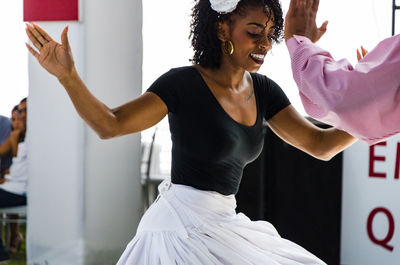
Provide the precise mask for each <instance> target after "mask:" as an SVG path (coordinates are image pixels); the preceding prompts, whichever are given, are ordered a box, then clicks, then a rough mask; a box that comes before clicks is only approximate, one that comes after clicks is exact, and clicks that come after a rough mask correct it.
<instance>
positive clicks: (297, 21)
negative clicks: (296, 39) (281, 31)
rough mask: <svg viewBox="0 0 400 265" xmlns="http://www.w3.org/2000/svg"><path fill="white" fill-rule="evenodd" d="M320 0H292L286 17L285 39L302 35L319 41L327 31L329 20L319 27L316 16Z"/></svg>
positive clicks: (313, 40)
mask: <svg viewBox="0 0 400 265" xmlns="http://www.w3.org/2000/svg"><path fill="white" fill-rule="evenodd" d="M318 5H319V0H291V1H290V6H289V10H288V12H287V14H286V18H285V40H286V41H287V40H289V39H290V38H291V37H293V35H300V36H305V37H307V38H309V39H310V40H311V41H312V42H317V41H318V40H319V39H320V38H321V37H322V35H324V34H325V32H326V27H327V25H328V21H325V22H324V23H323V24H322V26H321V27H319V28H318V27H317V24H316V22H315V18H316V16H317V12H318Z"/></svg>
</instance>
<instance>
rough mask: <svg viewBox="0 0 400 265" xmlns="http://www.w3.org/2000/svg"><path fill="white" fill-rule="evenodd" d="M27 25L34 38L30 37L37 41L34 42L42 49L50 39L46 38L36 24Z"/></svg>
mask: <svg viewBox="0 0 400 265" xmlns="http://www.w3.org/2000/svg"><path fill="white" fill-rule="evenodd" d="M26 26H27V28H28V30H29V33H30V35H31V36H32V38H30V39H31V40H34V41H35V42H32V43H33V44H34V45H35V47H36V48H37V49H38V50H39V51H40V49H41V48H42V47H43V45H45V44H46V43H47V42H49V41H48V40H46V39H45V38H44V36H43V35H42V34H41V33H40V32H39V31H38V30H37V28H35V27H34V26H32V25H29V24H26Z"/></svg>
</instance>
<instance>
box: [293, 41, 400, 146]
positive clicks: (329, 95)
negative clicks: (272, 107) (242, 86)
mask: <svg viewBox="0 0 400 265" xmlns="http://www.w3.org/2000/svg"><path fill="white" fill-rule="evenodd" d="M286 45H287V47H288V50H289V54H290V57H291V64H292V71H293V77H294V80H295V81H296V83H297V86H298V88H299V93H300V97H301V100H302V102H303V105H304V108H305V110H306V112H307V113H308V114H309V115H310V116H311V117H313V118H316V119H318V120H321V121H323V122H325V123H328V124H331V125H333V126H335V127H337V128H338V129H341V130H344V131H347V132H349V133H350V134H352V135H354V136H355V137H357V138H360V139H362V140H364V141H366V142H367V143H369V144H373V143H376V142H379V141H382V140H384V139H386V138H387V137H389V136H392V135H394V134H396V133H398V132H400V93H399V92H400V35H397V36H394V37H391V38H388V39H386V40H384V41H382V42H381V43H379V44H378V46H377V47H376V48H374V49H373V50H372V51H370V52H369V53H368V54H367V55H366V56H365V57H364V58H363V59H362V60H361V61H360V62H359V63H358V64H357V65H356V66H354V67H353V66H352V65H351V64H350V63H349V62H348V61H347V60H346V59H343V60H339V61H336V60H335V59H333V57H332V56H331V54H330V53H329V52H327V51H325V50H323V49H321V48H320V47H318V46H317V45H315V44H314V43H312V42H311V41H310V40H309V39H308V38H306V37H303V36H297V35H295V36H294V37H293V38H291V39H289V40H288V41H287V42H286Z"/></svg>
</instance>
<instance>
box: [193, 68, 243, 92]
mask: <svg viewBox="0 0 400 265" xmlns="http://www.w3.org/2000/svg"><path fill="white" fill-rule="evenodd" d="M195 67H196V68H197V69H198V70H200V71H201V72H202V73H203V75H206V76H207V77H208V78H210V79H212V80H213V81H215V82H216V83H217V84H218V85H219V86H221V87H222V88H226V89H232V90H235V91H239V90H241V89H242V88H243V81H244V78H245V75H246V71H245V70H244V69H243V68H238V67H234V66H233V65H232V64H230V63H227V62H225V63H224V62H222V63H221V66H220V67H219V68H217V69H210V68H204V67H202V66H200V65H196V66H195Z"/></svg>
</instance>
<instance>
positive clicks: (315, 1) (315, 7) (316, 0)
mask: <svg viewBox="0 0 400 265" xmlns="http://www.w3.org/2000/svg"><path fill="white" fill-rule="evenodd" d="M318 6H319V0H314V1H313V3H312V9H313V10H314V12H317V11H318Z"/></svg>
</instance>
